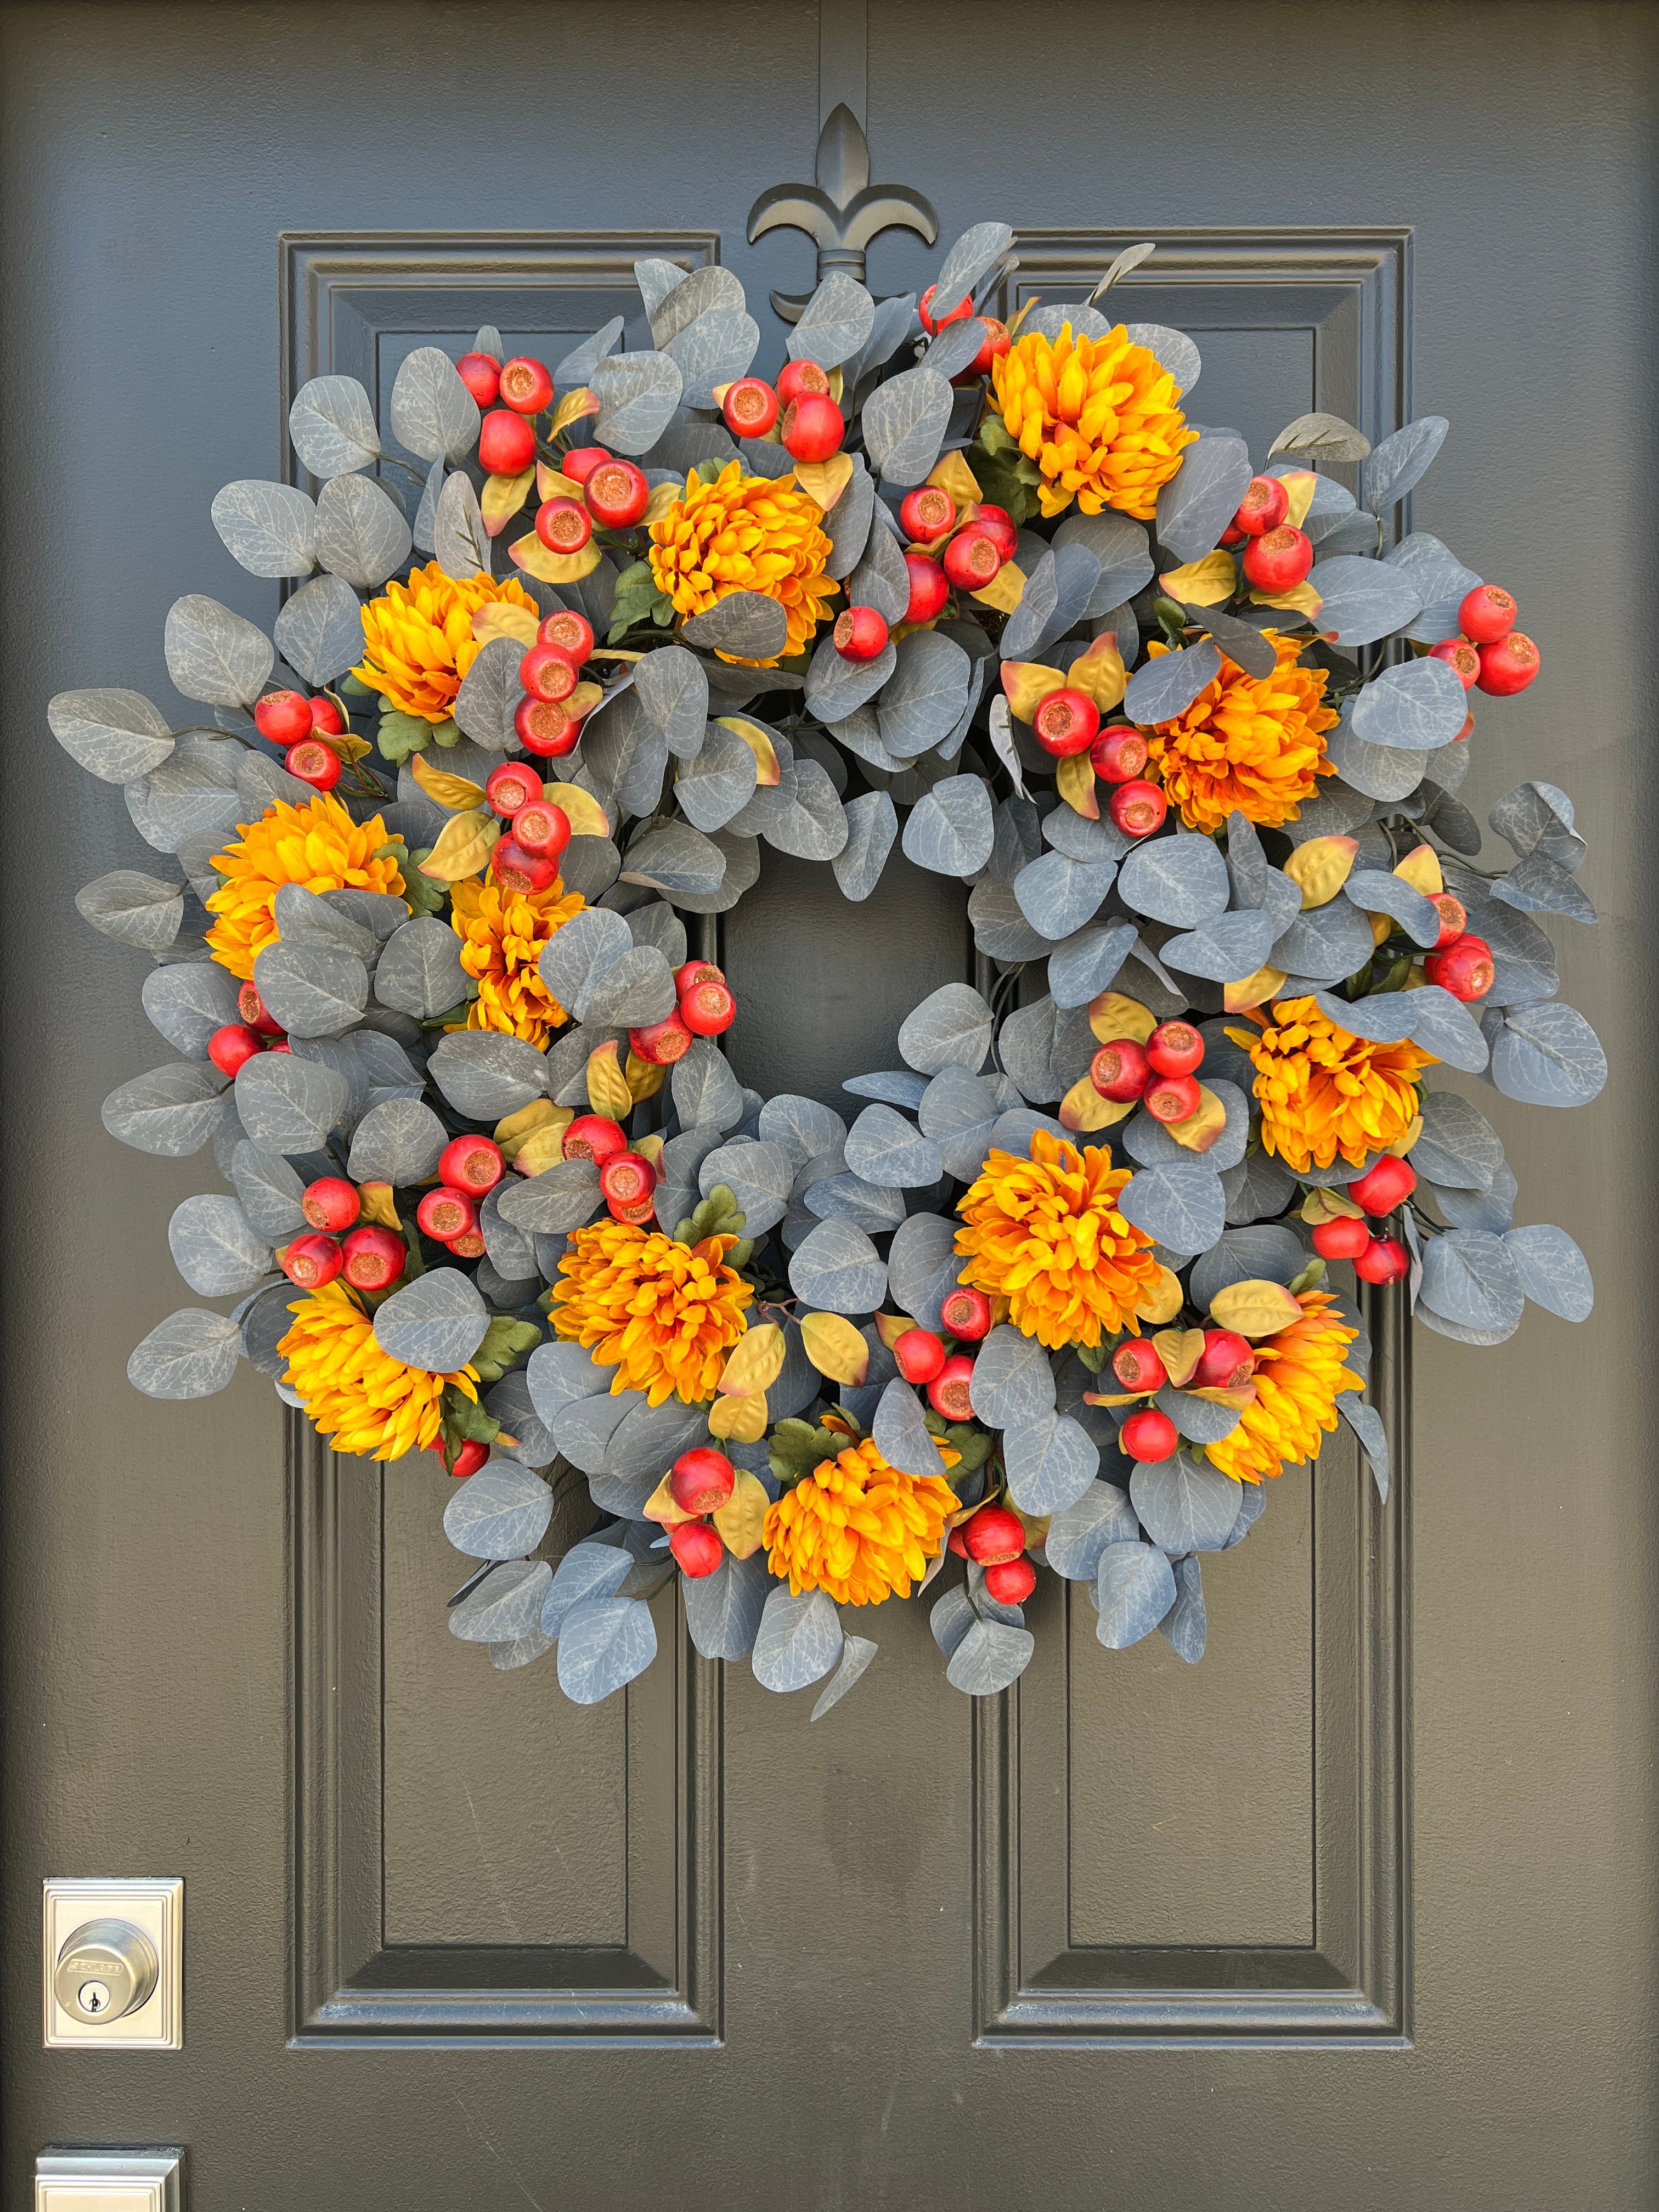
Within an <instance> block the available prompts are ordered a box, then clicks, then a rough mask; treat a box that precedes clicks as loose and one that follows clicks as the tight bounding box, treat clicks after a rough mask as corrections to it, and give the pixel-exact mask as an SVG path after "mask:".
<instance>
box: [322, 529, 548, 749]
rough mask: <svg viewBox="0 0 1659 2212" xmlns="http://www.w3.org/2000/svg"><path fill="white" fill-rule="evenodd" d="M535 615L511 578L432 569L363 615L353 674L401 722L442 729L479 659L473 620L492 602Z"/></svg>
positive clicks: (389, 589)
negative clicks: (403, 718)
mask: <svg viewBox="0 0 1659 2212" xmlns="http://www.w3.org/2000/svg"><path fill="white" fill-rule="evenodd" d="M497 599H501V600H505V601H506V602H507V605H510V606H515V607H526V608H528V610H529V611H530V612H531V613H532V615H539V609H538V607H537V605H536V602H535V601H534V599H532V598H531V596H530V594H529V592H526V589H525V587H524V586H523V585H522V584H521V583H520V581H519V580H518V579H517V577H515V576H504V577H502V578H501V580H500V581H499V582H498V581H497V580H495V578H494V577H493V576H485V575H477V576H447V575H446V574H444V572H443V570H442V569H441V568H440V567H439V566H438V564H437V562H435V561H428V562H427V564H426V566H425V568H415V569H411V570H410V578H409V581H408V582H407V583H406V584H388V585H387V586H386V592H385V593H384V595H383V596H382V597H381V598H380V599H371V600H370V601H369V603H368V605H367V606H366V607H365V608H364V609H363V640H364V645H363V658H362V664H361V665H360V666H358V667H356V668H354V669H353V670H352V671H351V672H352V674H353V675H354V676H355V677H356V679H357V681H358V682H359V683H360V684H368V687H369V689H370V690H371V691H379V692H380V693H382V694H383V695H384V696H385V699H386V704H387V705H388V706H389V707H396V708H398V711H399V712H400V713H401V714H415V715H418V716H419V718H420V719H421V720H422V721H423V722H433V723H437V722H447V720H449V717H450V714H451V713H452V711H453V708H454V705H455V695H456V693H457V692H458V691H459V690H460V688H461V678H463V677H464V676H465V674H466V671H467V670H468V669H469V668H471V665H472V664H473V662H474V661H475V660H476V659H477V657H478V655H479V654H480V653H482V652H483V644H482V643H481V642H480V641H479V640H478V639H477V638H476V637H474V636H473V635H472V617H473V616H474V615H475V614H476V613H477V611H478V609H479V608H480V607H487V606H489V604H490V603H491V601H492V600H497Z"/></svg>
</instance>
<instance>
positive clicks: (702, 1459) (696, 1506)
mask: <svg viewBox="0 0 1659 2212" xmlns="http://www.w3.org/2000/svg"><path fill="white" fill-rule="evenodd" d="M737 1479H738V1473H737V1469H736V1468H734V1467H733V1466H732V1462H731V1461H730V1460H729V1459H727V1457H726V1454H725V1453H724V1452H718V1451H716V1450H715V1449H714V1447H713V1445H711V1444H699V1445H698V1446H697V1447H696V1449H694V1450H691V1451H689V1452H682V1453H681V1454H680V1456H679V1457H678V1459H677V1460H676V1461H675V1462H674V1464H673V1466H672V1467H671V1468H670V1470H669V1474H668V1494H669V1496H670V1497H671V1498H672V1499H673V1501H674V1503H675V1504H676V1505H678V1508H679V1510H680V1511H681V1512H682V1513H690V1514H693V1515H695V1516H697V1517H696V1518H695V1519H693V1520H690V1521H678V1522H676V1523H675V1524H674V1526H673V1528H671V1529H670V1530H669V1532H668V1548H669V1550H670V1551H671V1553H673V1555H674V1558H675V1559H676V1561H677V1562H678V1565H679V1568H680V1571H681V1572H682V1573H683V1574H687V1575H690V1577H691V1578H692V1580H693V1581H694V1582H696V1581H700V1580H701V1579H702V1577H703V1576H704V1575H712V1574H713V1573H714V1570H715V1569H716V1567H718V1566H719V1565H720V1561H721V1560H722V1559H724V1558H725V1557H726V1547H725V1545H724V1544H722V1543H721V1541H720V1531H719V1530H718V1529H717V1528H710V1527H709V1525H708V1520H707V1519H706V1518H705V1517H704V1516H707V1515H708V1514H710V1513H717V1512H719V1510H720V1507H721V1506H722V1505H724V1504H726V1500H727V1498H730V1497H731V1495H732V1488H733V1486H734V1485H735V1484H736V1482H737Z"/></svg>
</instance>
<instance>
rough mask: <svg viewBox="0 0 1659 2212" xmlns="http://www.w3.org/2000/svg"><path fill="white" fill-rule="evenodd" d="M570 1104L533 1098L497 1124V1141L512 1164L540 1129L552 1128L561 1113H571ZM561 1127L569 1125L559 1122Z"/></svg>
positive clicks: (504, 1155)
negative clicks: (557, 1103) (521, 1149)
mask: <svg viewBox="0 0 1659 2212" xmlns="http://www.w3.org/2000/svg"><path fill="white" fill-rule="evenodd" d="M569 1114H570V1109H569V1107H568V1106H556V1105H555V1104H554V1103H553V1101H552V1100H551V1099H550V1098H532V1100H531V1102H530V1103H529V1104H528V1105H527V1106H520V1109H519V1110H518V1112H517V1113H516V1114H508V1115H506V1116H505V1117H504V1118H503V1119H502V1120H501V1121H497V1122H496V1124H495V1142H496V1143H497V1144H498V1145H499V1146H501V1154H502V1157H503V1158H504V1159H506V1161H507V1164H508V1165H509V1166H511V1164H513V1161H514V1160H516V1159H517V1158H518V1157H519V1152H520V1147H521V1146H524V1145H525V1144H526V1143H527V1142H528V1140H529V1139H531V1138H532V1137H533V1136H534V1135H535V1133H536V1132H537V1130H538V1129H546V1128H550V1127H552V1126H553V1125H554V1123H555V1122H558V1121H559V1116H560V1115H569ZM559 1126H560V1127H567V1126H568V1124H567V1123H565V1122H559Z"/></svg>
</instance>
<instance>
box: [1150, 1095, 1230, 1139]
mask: <svg viewBox="0 0 1659 2212" xmlns="http://www.w3.org/2000/svg"><path fill="white" fill-rule="evenodd" d="M1226 1126H1227V1109H1226V1108H1225V1106H1224V1105H1223V1104H1222V1103H1221V1101H1220V1100H1219V1099H1218V1097H1216V1095H1215V1093H1214V1091H1212V1090H1210V1089H1208V1087H1207V1086H1206V1085H1204V1084H1202V1083H1200V1085H1199V1086H1198V1111H1197V1113H1195V1114H1189V1115H1188V1116H1187V1118H1186V1120H1185V1121H1166V1122H1165V1123H1164V1127H1165V1128H1166V1129H1167V1130H1168V1131H1169V1133H1170V1135H1171V1136H1172V1137H1173V1138H1174V1139H1175V1140H1176V1144H1178V1145H1185V1146H1186V1147H1187V1150H1188V1152H1208V1151H1209V1149H1210V1147H1211V1146H1212V1144H1214V1142H1215V1140H1216V1139H1217V1138H1218V1136H1219V1135H1220V1134H1221V1133H1222V1131H1223V1130H1224V1129H1225V1127H1226Z"/></svg>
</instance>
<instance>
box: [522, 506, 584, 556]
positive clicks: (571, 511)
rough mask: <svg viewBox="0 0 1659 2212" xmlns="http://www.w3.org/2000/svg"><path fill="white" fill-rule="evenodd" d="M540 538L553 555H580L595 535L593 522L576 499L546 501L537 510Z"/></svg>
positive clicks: (537, 526)
mask: <svg viewBox="0 0 1659 2212" xmlns="http://www.w3.org/2000/svg"><path fill="white" fill-rule="evenodd" d="M536 535H537V537H538V538H540V539H541V541H542V544H544V545H545V546H546V548H547V550H548V551H549V552H550V553H580V551H581V550H582V548H583V546H584V545H586V543H587V541H588V539H589V538H591V537H592V535H593V518H592V515H590V514H589V513H588V511H587V509H586V507H583V506H582V505H581V504H580V502H579V501H576V500H574V499H544V501H542V503H541V505H540V506H539V507H538V508H537V509H536Z"/></svg>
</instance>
